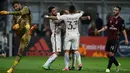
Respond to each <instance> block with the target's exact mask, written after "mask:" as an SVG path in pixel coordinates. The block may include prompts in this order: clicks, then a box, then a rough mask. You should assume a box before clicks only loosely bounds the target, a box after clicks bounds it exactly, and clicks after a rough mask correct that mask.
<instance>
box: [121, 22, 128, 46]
mask: <svg viewBox="0 0 130 73" xmlns="http://www.w3.org/2000/svg"><path fill="white" fill-rule="evenodd" d="M121 24H122V25H121V26H120V31H122V33H123V35H124V37H125V44H128V43H129V41H128V38H127V33H126V30H125V25H124V20H122V22H121Z"/></svg>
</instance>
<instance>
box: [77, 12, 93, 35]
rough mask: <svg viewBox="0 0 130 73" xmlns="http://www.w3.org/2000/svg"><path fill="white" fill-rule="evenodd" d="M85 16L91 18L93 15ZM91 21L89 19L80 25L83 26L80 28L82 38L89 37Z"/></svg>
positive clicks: (82, 21)
mask: <svg viewBox="0 0 130 73" xmlns="http://www.w3.org/2000/svg"><path fill="white" fill-rule="evenodd" d="M83 16H90V17H91V15H90V14H89V13H86V12H85V13H84V14H83ZM91 20H92V18H91ZM91 20H88V19H86V20H81V24H82V25H80V26H81V27H80V33H81V36H88V27H89V25H90V22H91Z"/></svg>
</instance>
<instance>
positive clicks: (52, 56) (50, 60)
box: [44, 53, 57, 66]
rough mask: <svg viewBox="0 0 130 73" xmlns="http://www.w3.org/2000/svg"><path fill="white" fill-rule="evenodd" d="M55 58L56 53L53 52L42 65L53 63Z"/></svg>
mask: <svg viewBox="0 0 130 73" xmlns="http://www.w3.org/2000/svg"><path fill="white" fill-rule="evenodd" d="M56 58H57V55H56V54H55V53H54V54H52V55H51V56H50V57H49V59H48V60H47V61H46V63H45V64H44V66H50V65H51V63H53V62H54V61H55V59H56Z"/></svg>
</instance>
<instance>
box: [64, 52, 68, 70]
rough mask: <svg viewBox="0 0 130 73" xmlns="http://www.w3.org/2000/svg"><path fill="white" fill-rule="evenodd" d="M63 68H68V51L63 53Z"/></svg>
mask: <svg viewBox="0 0 130 73" xmlns="http://www.w3.org/2000/svg"><path fill="white" fill-rule="evenodd" d="M64 61H65V68H69V53H68V52H66V53H65V55H64Z"/></svg>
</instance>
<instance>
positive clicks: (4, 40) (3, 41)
mask: <svg viewBox="0 0 130 73" xmlns="http://www.w3.org/2000/svg"><path fill="white" fill-rule="evenodd" d="M0 41H1V48H0V54H1V55H2V56H4V57H6V48H7V37H6V33H5V32H3V33H2V36H1V37H0Z"/></svg>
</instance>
